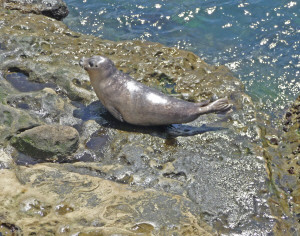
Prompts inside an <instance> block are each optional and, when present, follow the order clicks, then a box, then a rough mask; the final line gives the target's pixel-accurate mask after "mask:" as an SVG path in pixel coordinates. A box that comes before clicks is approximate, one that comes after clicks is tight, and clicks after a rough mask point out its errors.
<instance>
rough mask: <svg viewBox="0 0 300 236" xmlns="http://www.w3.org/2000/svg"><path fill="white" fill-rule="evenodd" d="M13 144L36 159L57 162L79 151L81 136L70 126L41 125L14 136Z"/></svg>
mask: <svg viewBox="0 0 300 236" xmlns="http://www.w3.org/2000/svg"><path fill="white" fill-rule="evenodd" d="M11 144H12V145H13V146H14V147H15V148H17V149H18V150H19V151H20V152H22V153H25V154H27V155H29V156H31V157H34V158H36V159H39V160H42V161H49V160H50V161H56V160H57V158H58V159H62V158H66V157H67V156H69V155H71V154H72V153H74V152H75V151H76V150H77V149H78V145H79V134H78V132H77V130H76V129H74V128H72V127H69V126H61V125H41V126H38V127H35V128H33V129H29V130H26V131H24V132H22V133H20V134H19V135H16V136H14V137H13V138H12V140H11Z"/></svg>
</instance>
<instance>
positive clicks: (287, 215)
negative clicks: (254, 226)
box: [265, 97, 300, 235]
mask: <svg viewBox="0 0 300 236" xmlns="http://www.w3.org/2000/svg"><path fill="white" fill-rule="evenodd" d="M299 114H300V97H298V98H297V99H296V101H295V102H294V103H293V104H292V105H291V106H290V108H289V109H288V110H287V111H286V114H285V116H284V118H283V122H282V126H281V127H280V128H281V129H282V131H280V130H279V131H278V133H277V135H278V137H279V138H278V142H276V144H275V145H274V144H270V143H268V142H266V143H265V146H266V147H265V156H266V158H267V160H268V162H267V164H268V170H269V174H270V176H271V177H272V189H273V191H274V193H275V194H274V195H273V196H272V198H271V199H272V201H273V202H274V203H275V204H274V205H273V206H272V211H273V212H274V214H276V215H281V216H282V218H281V219H285V220H279V221H278V223H277V225H276V227H275V230H276V232H277V231H278V234H285V235H297V233H298V232H300V217H299V216H300V188H299V186H300V179H299V178H300V177H299V176H300V119H299V118H300V116H299ZM278 206H281V207H278Z"/></svg>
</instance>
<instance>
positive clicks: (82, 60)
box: [79, 57, 85, 67]
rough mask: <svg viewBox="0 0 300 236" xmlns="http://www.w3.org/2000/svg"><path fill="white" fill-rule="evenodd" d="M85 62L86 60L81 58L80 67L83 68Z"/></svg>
mask: <svg viewBox="0 0 300 236" xmlns="http://www.w3.org/2000/svg"><path fill="white" fill-rule="evenodd" d="M84 60H85V58H84V57H83V58H81V59H80V61H79V65H80V66H81V67H83V62H84Z"/></svg>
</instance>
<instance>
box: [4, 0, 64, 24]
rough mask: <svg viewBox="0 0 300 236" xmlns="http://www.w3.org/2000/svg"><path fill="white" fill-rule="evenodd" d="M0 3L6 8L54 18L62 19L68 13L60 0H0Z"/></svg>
mask: <svg viewBox="0 0 300 236" xmlns="http://www.w3.org/2000/svg"><path fill="white" fill-rule="evenodd" d="M0 4H2V6H3V8H5V9H8V10H19V11H21V12H22V13H34V14H38V15H45V16H48V17H51V18H54V19H56V20H62V19H64V18H65V17H66V16H67V15H68V14H69V10H68V8H67V5H66V3H65V2H64V1H62V0H0Z"/></svg>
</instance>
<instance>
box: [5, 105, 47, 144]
mask: <svg viewBox="0 0 300 236" xmlns="http://www.w3.org/2000/svg"><path fill="white" fill-rule="evenodd" d="M40 124H41V122H40V121H39V120H38V118H37V117H34V116H32V115H30V114H28V113H26V112H25V111H22V110H20V109H16V108H12V107H10V106H6V105H3V104H0V146H1V145H3V144H5V143H6V142H7V140H9V139H10V138H11V137H12V136H13V135H15V134H16V133H18V132H22V131H24V130H26V129H30V128H33V127H35V126H38V125H40Z"/></svg>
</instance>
